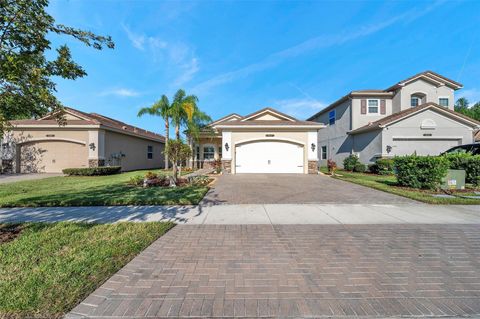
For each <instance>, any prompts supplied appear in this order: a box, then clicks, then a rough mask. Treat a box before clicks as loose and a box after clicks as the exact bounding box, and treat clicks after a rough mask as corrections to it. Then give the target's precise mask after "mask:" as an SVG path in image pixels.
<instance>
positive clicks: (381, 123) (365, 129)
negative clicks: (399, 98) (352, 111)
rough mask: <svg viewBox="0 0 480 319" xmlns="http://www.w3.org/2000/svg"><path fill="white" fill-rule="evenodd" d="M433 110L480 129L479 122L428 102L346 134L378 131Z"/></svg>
mask: <svg viewBox="0 0 480 319" xmlns="http://www.w3.org/2000/svg"><path fill="white" fill-rule="evenodd" d="M432 108H433V109H435V110H436V111H440V112H441V113H444V114H445V115H447V116H449V117H454V118H455V119H456V120H460V121H463V122H467V123H469V125H470V126H472V127H480V122H478V121H476V120H474V119H471V118H469V117H468V116H465V115H463V114H461V113H458V112H455V111H452V110H450V109H448V108H446V107H443V106H440V105H438V104H436V103H433V102H428V103H425V104H422V105H419V106H417V107H412V108H409V109H406V110H403V111H400V112H397V113H393V114H391V115H388V116H385V117H384V118H381V119H380V120H377V121H375V122H371V123H369V124H367V125H364V126H362V127H359V128H357V129H355V130H353V131H350V132H348V134H357V133H364V132H368V131H373V130H378V129H383V128H384V127H385V126H388V125H390V124H392V123H394V122H397V121H400V120H402V119H404V118H406V117H408V116H411V115H414V114H416V113H419V112H421V111H424V110H426V109H432Z"/></svg>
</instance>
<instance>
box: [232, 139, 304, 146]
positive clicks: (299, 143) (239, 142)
mask: <svg viewBox="0 0 480 319" xmlns="http://www.w3.org/2000/svg"><path fill="white" fill-rule="evenodd" d="M261 141H269V142H271V141H279V142H288V143H293V144H298V145H303V146H305V143H303V142H300V141H297V140H294V139H291V138H283V137H272V138H268V137H260V138H250V139H246V140H240V141H237V142H235V146H237V145H241V144H247V143H252V142H261Z"/></svg>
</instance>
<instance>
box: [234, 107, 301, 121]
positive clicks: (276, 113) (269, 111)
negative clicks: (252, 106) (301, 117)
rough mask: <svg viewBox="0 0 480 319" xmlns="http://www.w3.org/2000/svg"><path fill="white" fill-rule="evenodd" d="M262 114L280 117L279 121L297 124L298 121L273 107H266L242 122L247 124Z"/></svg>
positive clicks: (249, 115) (245, 117)
mask: <svg viewBox="0 0 480 319" xmlns="http://www.w3.org/2000/svg"><path fill="white" fill-rule="evenodd" d="M262 114H271V115H273V116H275V117H278V118H279V119H284V120H286V121H291V122H295V121H298V120H297V119H296V118H294V117H293V116H290V115H287V114H285V113H282V112H280V111H277V110H275V109H273V108H271V107H265V108H263V109H261V110H258V111H256V112H253V113H250V114H248V115H247V116H244V117H243V118H242V120H241V121H243V122H245V121H248V120H250V119H253V118H255V117H259V116H260V115H262Z"/></svg>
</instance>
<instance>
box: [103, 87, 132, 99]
mask: <svg viewBox="0 0 480 319" xmlns="http://www.w3.org/2000/svg"><path fill="white" fill-rule="evenodd" d="M99 95H100V96H111V95H114V96H120V97H134V96H139V95H140V93H139V92H137V91H135V90H131V89H125V88H119V89H112V90H106V91H103V92H102V93H100V94H99Z"/></svg>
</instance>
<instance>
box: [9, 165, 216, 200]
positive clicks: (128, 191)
mask: <svg viewBox="0 0 480 319" xmlns="http://www.w3.org/2000/svg"><path fill="white" fill-rule="evenodd" d="M146 172H148V171H133V172H127V173H121V174H115V175H107V176H68V177H63V176H57V177H50V178H45V179H41V180H34V181H22V182H15V183H8V184H0V206H2V207H39V206H109V205H112V206H113V205H195V204H198V203H199V202H200V200H201V199H202V198H203V197H204V196H205V194H206V192H207V191H208V187H207V186H201V185H189V186H181V187H176V188H172V187H148V188H143V187H138V186H132V185H129V184H128V181H129V180H130V178H131V177H134V176H137V175H144V174H145V173H146ZM155 172H156V173H157V174H160V175H168V174H170V173H171V172H169V171H163V170H159V171H155Z"/></svg>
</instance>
